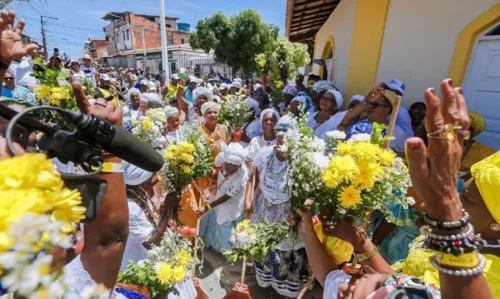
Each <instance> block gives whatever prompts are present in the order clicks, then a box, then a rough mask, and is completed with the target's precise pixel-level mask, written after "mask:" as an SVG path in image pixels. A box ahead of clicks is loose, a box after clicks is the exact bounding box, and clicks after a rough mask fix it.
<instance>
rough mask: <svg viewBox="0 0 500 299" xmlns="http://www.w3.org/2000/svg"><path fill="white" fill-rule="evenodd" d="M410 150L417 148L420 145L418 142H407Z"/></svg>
mask: <svg viewBox="0 0 500 299" xmlns="http://www.w3.org/2000/svg"><path fill="white" fill-rule="evenodd" d="M408 145H409V147H410V149H411V150H413V151H414V150H417V149H418V148H419V147H420V143H416V144H415V143H410V144H408Z"/></svg>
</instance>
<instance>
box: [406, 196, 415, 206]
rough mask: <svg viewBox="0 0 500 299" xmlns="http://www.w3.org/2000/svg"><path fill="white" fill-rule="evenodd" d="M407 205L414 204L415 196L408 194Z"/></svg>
mask: <svg viewBox="0 0 500 299" xmlns="http://www.w3.org/2000/svg"><path fill="white" fill-rule="evenodd" d="M407 201H408V205H410V206H414V205H415V198H413V197H411V196H408V197H407Z"/></svg>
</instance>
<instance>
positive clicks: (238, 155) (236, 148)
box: [222, 142, 245, 165]
mask: <svg viewBox="0 0 500 299" xmlns="http://www.w3.org/2000/svg"><path fill="white" fill-rule="evenodd" d="M243 161H245V150H244V149H243V147H242V146H241V145H240V144H239V143H234V142H233V143H230V144H229V145H228V146H226V147H225V148H224V150H223V153H222V162H223V163H228V164H233V165H241V163H243Z"/></svg>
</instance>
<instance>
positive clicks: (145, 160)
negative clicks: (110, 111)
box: [62, 109, 164, 172]
mask: <svg viewBox="0 0 500 299" xmlns="http://www.w3.org/2000/svg"><path fill="white" fill-rule="evenodd" d="M62 113H63V114H64V115H65V116H67V117H68V118H69V119H70V120H71V121H72V122H73V123H74V124H75V126H76V127H77V132H78V133H80V134H82V135H83V136H85V137H87V138H89V139H90V140H92V141H93V142H95V143H97V144H99V145H101V146H102V148H103V149H104V150H106V151H108V152H110V153H112V154H114V155H116V156H118V157H119V158H121V159H123V160H125V161H127V162H129V163H131V164H134V165H135V166H137V167H139V168H142V169H144V170H147V171H150V172H156V171H159V170H160V169H161V168H162V167H163V163H164V160H163V157H162V156H161V155H160V154H159V153H158V152H157V151H155V150H154V149H153V148H152V147H151V146H149V145H147V144H145V143H144V142H142V141H140V140H139V139H137V138H136V137H135V136H134V135H133V134H132V133H130V132H128V131H127V130H125V129H123V128H121V127H116V126H113V125H111V124H110V123H109V122H107V121H105V120H103V119H102V118H99V117H97V116H95V115H87V114H84V113H81V112H79V111H71V110H67V109H64V110H63V111H62Z"/></svg>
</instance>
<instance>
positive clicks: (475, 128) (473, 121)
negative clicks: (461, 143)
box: [469, 111, 486, 137]
mask: <svg viewBox="0 0 500 299" xmlns="http://www.w3.org/2000/svg"><path fill="white" fill-rule="evenodd" d="M469 119H470V126H471V128H472V136H471V137H476V136H477V135H479V134H481V133H482V132H483V131H484V129H485V128H486V121H485V120H484V117H483V116H482V115H481V114H479V113H477V112H474V111H469Z"/></svg>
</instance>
